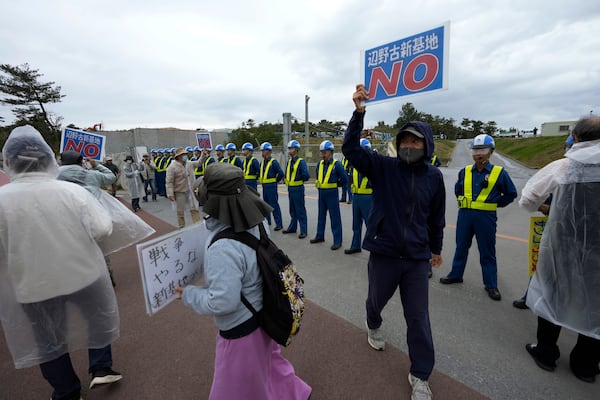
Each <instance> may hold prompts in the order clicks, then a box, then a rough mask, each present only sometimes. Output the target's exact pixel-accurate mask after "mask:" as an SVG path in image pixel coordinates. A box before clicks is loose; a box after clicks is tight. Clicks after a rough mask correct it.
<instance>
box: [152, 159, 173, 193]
mask: <svg viewBox="0 0 600 400" xmlns="http://www.w3.org/2000/svg"><path fill="white" fill-rule="evenodd" d="M172 160H173V158H172V157H171V156H168V157H167V156H163V157H160V156H159V157H157V158H156V159H155V161H154V165H156V172H155V173H154V178H155V179H156V190H157V192H158V195H159V196H166V195H167V187H166V184H165V183H166V182H165V178H166V176H167V167H168V166H169V164H171V161H172Z"/></svg>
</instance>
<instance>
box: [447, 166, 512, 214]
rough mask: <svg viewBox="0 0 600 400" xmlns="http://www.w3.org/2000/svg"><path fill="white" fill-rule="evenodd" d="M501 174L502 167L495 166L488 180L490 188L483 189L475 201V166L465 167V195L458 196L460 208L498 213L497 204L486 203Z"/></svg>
mask: <svg viewBox="0 0 600 400" xmlns="http://www.w3.org/2000/svg"><path fill="white" fill-rule="evenodd" d="M501 172H502V167H499V166H497V165H494V166H493V167H492V172H491V173H490V177H489V179H488V186H487V187H486V188H483V189H481V192H479V195H478V196H477V198H476V199H475V200H473V166H472V165H468V166H467V167H465V177H464V195H463V196H458V207H459V208H471V209H474V210H482V211H496V209H497V208H498V205H497V204H496V203H486V202H485V201H486V200H487V198H488V196H489V195H490V193H491V192H492V189H493V188H494V186H495V185H496V182H497V181H498V177H499V176H500V173H501Z"/></svg>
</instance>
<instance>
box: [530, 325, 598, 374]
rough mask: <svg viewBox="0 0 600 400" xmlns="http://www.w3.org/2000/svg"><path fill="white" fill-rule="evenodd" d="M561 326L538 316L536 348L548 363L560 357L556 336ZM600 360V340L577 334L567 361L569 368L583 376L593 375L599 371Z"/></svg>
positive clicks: (558, 334)
mask: <svg viewBox="0 0 600 400" xmlns="http://www.w3.org/2000/svg"><path fill="white" fill-rule="evenodd" d="M561 329H562V327H561V326H559V325H555V324H553V323H552V322H550V321H548V320H545V319H544V318H542V317H538V327H537V340H538V344H537V349H538V350H539V354H540V356H541V357H542V358H543V359H544V361H547V362H549V363H552V362H555V361H556V360H557V359H558V357H560V351H559V349H558V345H557V344H556V343H557V342H558V337H559V336H560V331H561ZM599 362H600V340H598V339H594V338H592V337H589V336H585V335H582V334H581V333H580V334H579V335H578V336H577V343H576V344H575V347H573V350H571V354H570V359H569V363H570V366H571V369H572V370H573V371H574V372H577V373H578V374H580V375H583V376H594V375H597V374H598V373H600V371H599V370H598V363H599Z"/></svg>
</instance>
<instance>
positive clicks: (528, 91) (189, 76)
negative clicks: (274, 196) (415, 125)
mask: <svg viewBox="0 0 600 400" xmlns="http://www.w3.org/2000/svg"><path fill="white" fill-rule="evenodd" d="M445 21H450V24H451V25H450V51H449V54H450V56H449V79H448V90H446V91H440V92H436V93H430V94H421V95H415V96H410V97H401V98H399V99H398V100H395V101H391V102H386V103H382V104H378V105H372V106H370V107H368V109H367V117H366V123H365V125H366V127H372V126H374V125H376V124H377V122H378V121H385V122H386V123H388V124H393V123H394V122H395V120H396V118H397V116H398V111H399V109H400V108H401V106H402V105H403V104H404V103H406V102H412V103H413V104H414V105H415V107H416V108H417V110H419V111H423V112H427V113H430V114H433V115H440V116H443V117H448V118H454V119H456V121H457V124H460V122H461V121H462V118H463V117H467V118H471V119H477V120H481V121H484V122H486V121H490V120H493V121H496V122H497V123H498V125H499V127H502V128H509V127H513V126H514V127H517V128H520V129H532V128H533V127H534V126H537V127H538V128H539V127H540V125H541V123H542V122H549V121H564V120H574V119H578V118H580V117H582V116H585V115H589V114H590V112H591V111H593V113H594V115H600V3H599V2H598V1H596V0H528V1H522V0H519V1H517V0H503V1H487V0H480V1H469V0H420V1H414V2H408V1H398V0H368V1H365V0H356V1H355V0H309V1H302V0H299V1H294V2H291V1H286V0H279V1H275V0H249V1H242V0H237V1H233V0H220V1H202V0H195V1H184V0H179V1H138V0H135V1H113V0H102V1H87V0H86V1H57V0H54V1H39V0H29V1H24V2H16V1H10V2H9V1H6V2H3V5H2V11H1V12H0V63H5V64H11V65H20V64H23V63H29V65H30V67H32V68H34V69H38V70H39V72H40V73H42V74H43V75H44V76H43V78H42V80H43V81H54V82H56V84H57V85H59V86H61V87H62V94H64V95H65V97H64V99H63V100H62V102H61V103H60V104H56V105H52V106H50V107H49V108H50V110H51V111H53V112H56V113H57V114H59V115H61V116H63V117H64V121H63V125H64V126H66V125H67V124H70V123H72V124H75V125H77V126H79V127H81V128H85V127H88V126H92V125H93V124H95V123H99V122H102V123H103V124H104V128H105V129H107V130H114V129H130V128H136V127H147V128H160V127H177V128H182V129H196V128H206V129H215V128H232V129H235V128H238V127H239V126H240V125H241V122H242V121H246V120H248V119H249V118H252V119H254V120H255V121H257V122H262V121H268V122H277V121H281V120H282V113H284V112H290V113H292V115H293V116H295V117H297V118H298V119H300V120H302V121H303V120H304V96H305V95H309V96H310V101H309V120H310V121H311V122H318V121H319V120H321V119H327V120H330V121H347V120H348V119H349V118H350V116H351V112H352V110H353V104H352V99H351V96H352V92H353V90H354V86H355V84H356V83H358V82H360V80H361V77H360V51H361V50H364V49H368V48H372V47H375V46H378V45H381V44H384V43H388V42H392V41H395V40H397V39H401V38H404V37H406V36H410V35H413V34H416V33H419V32H423V31H425V30H428V29H431V28H434V27H436V26H440V25H441V24H442V23H443V22H445ZM0 116H4V117H5V119H6V121H5V122H6V123H10V122H12V121H13V116H12V115H11V114H10V112H9V110H8V108H7V107H5V106H0Z"/></svg>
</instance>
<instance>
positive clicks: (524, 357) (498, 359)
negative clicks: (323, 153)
mask: <svg viewBox="0 0 600 400" xmlns="http://www.w3.org/2000/svg"><path fill="white" fill-rule="evenodd" d="M471 162H472V159H471V156H470V152H469V149H468V141H467V140H462V141H458V144H457V146H456V149H455V151H454V154H453V161H452V162H451V163H450V165H449V166H448V167H447V168H442V172H443V174H444V178H445V182H446V190H447V212H446V223H447V228H446V230H445V238H444V250H443V253H442V256H443V258H444V263H443V266H442V267H441V268H440V270H435V271H434V278H433V279H432V280H431V284H430V313H431V324H432V329H433V334H434V343H435V346H436V369H438V370H439V371H441V372H443V373H445V374H448V375H450V376H452V377H454V378H456V379H457V380H459V381H461V382H463V383H465V384H466V385H468V386H470V387H472V388H473V389H475V390H477V391H479V392H481V393H482V394H484V395H486V396H489V397H490V398H492V399H540V400H552V399H556V400H558V399H582V400H588V399H589V400H592V399H594V400H597V399H598V398H599V396H600V388H599V384H598V383H596V384H586V383H583V382H581V381H579V380H577V379H576V378H575V377H574V376H573V375H572V374H571V373H570V371H569V367H568V354H569V352H570V349H571V347H572V346H573V345H574V343H575V340H576V336H575V335H574V334H573V333H571V332H568V331H563V333H562V335H561V338H560V340H559V345H560V347H561V349H562V354H563V355H562V357H561V358H560V360H559V361H558V368H557V370H556V371H555V372H554V373H549V372H545V371H542V370H541V369H539V368H538V367H537V366H536V365H535V364H534V362H533V360H532V359H531V358H530V356H529V355H528V354H527V352H526V351H525V344H526V343H531V342H535V331H536V318H535V316H534V315H533V314H532V313H531V312H529V311H522V310H517V309H515V308H513V307H512V301H513V300H514V299H516V298H519V297H520V296H521V295H522V294H523V292H524V290H525V288H526V285H527V280H528V277H527V271H526V253H527V239H526V238H527V232H528V224H529V216H530V215H529V214H528V213H527V212H525V211H523V210H521V209H519V207H518V205H517V204H516V202H515V203H514V204H512V205H510V206H508V207H506V208H505V209H500V210H499V211H498V238H497V256H498V271H499V272H498V280H499V289H500V291H501V293H502V296H503V298H502V301H501V302H495V301H492V300H491V299H489V298H488V296H487V294H486V292H485V291H484V289H483V283H482V278H481V268H480V266H479V263H478V258H479V254H478V251H477V248H476V246H475V244H474V245H473V247H472V251H471V253H470V258H469V262H468V265H467V269H466V272H465V277H464V278H465V282H464V283H463V284H461V285H451V286H446V285H441V284H440V283H439V281H438V279H439V277H440V276H444V275H446V274H447V273H448V272H449V270H450V264H451V261H452V257H453V252H454V242H455V229H456V225H455V224H456V216H457V209H456V206H455V197H454V191H453V190H454V182H455V181H456V176H457V174H458V171H459V169H460V168H461V167H463V166H464V165H466V164H468V163H471ZM492 162H493V163H494V164H498V165H502V166H504V167H505V168H507V170H508V172H509V174H510V175H511V177H512V178H513V180H514V182H515V185H516V186H517V188H518V189H519V192H520V190H521V189H522V187H523V186H524V184H525V182H526V181H527V179H528V178H529V177H530V176H532V175H533V174H534V173H535V170H531V169H527V168H524V167H522V166H521V165H519V164H518V163H516V162H514V161H512V160H509V159H507V158H505V157H502V156H500V155H498V154H494V155H493V157H492ZM279 192H280V198H279V200H280V205H281V208H282V211H283V215H284V227H285V226H286V223H287V222H289V215H288V213H287V209H288V202H287V191H286V188H285V186H283V185H282V186H280V189H279ZM316 200H317V191H316V189H315V187H314V185H308V186H307V188H306V205H307V211H308V216H309V237H308V238H311V237H313V236H314V234H315V229H316V216H317V201H316ZM142 207H143V208H145V209H146V211H149V212H152V213H153V214H155V215H156V216H158V217H159V218H161V219H164V220H165V221H167V222H170V223H172V224H174V225H175V224H176V218H175V213H174V212H173V211H172V209H171V206H170V205H169V203H168V201H166V200H165V199H164V198H161V199H160V200H159V201H158V202H156V203H142ZM341 209H342V219H343V222H344V247H342V249H343V248H347V247H349V245H350V241H351V239H352V230H351V221H352V212H351V205H348V204H345V203H344V204H341ZM188 217H189V216H188ZM273 235H274V238H275V239H276V241H277V242H278V243H279V245H280V246H281V247H282V248H284V249H285V251H286V252H287V253H288V254H289V256H290V257H291V258H292V259H293V260H295V261H296V262H297V264H298V265H299V268H300V271H301V273H302V275H303V277H304V279H305V282H306V288H305V289H306V294H307V296H308V297H309V298H310V299H311V300H312V301H314V302H316V303H317V304H319V305H321V306H322V307H324V308H326V309H328V310H329V311H331V312H333V313H335V314H337V315H338V316H340V317H342V318H344V319H346V320H348V321H350V322H352V323H353V324H354V325H356V326H358V327H360V328H361V329H362V327H363V326H364V319H365V312H364V301H365V298H366V293H367V273H366V263H367V259H368V252H366V251H363V252H362V253H358V254H354V255H345V254H344V253H343V251H342V249H340V250H337V251H331V250H330V249H329V246H330V245H331V244H332V243H331V240H332V237H331V231H330V226H329V222H328V224H327V227H326V234H325V240H326V242H325V243H321V244H314V245H311V244H309V242H308V238H307V239H304V240H300V239H298V238H297V236H296V235H282V234H281V233H279V232H274V233H273ZM383 316H384V324H383V326H382V328H383V331H384V333H385V334H386V337H387V340H388V342H389V343H390V344H392V345H394V346H396V347H397V348H399V349H400V350H402V351H405V352H406V351H407V348H406V342H405V334H404V332H405V329H406V327H405V324H404V318H403V316H402V307H401V304H400V298H399V296H396V297H394V298H393V299H392V300H391V301H390V303H389V304H388V306H387V308H386V310H385V311H384V313H383Z"/></svg>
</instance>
